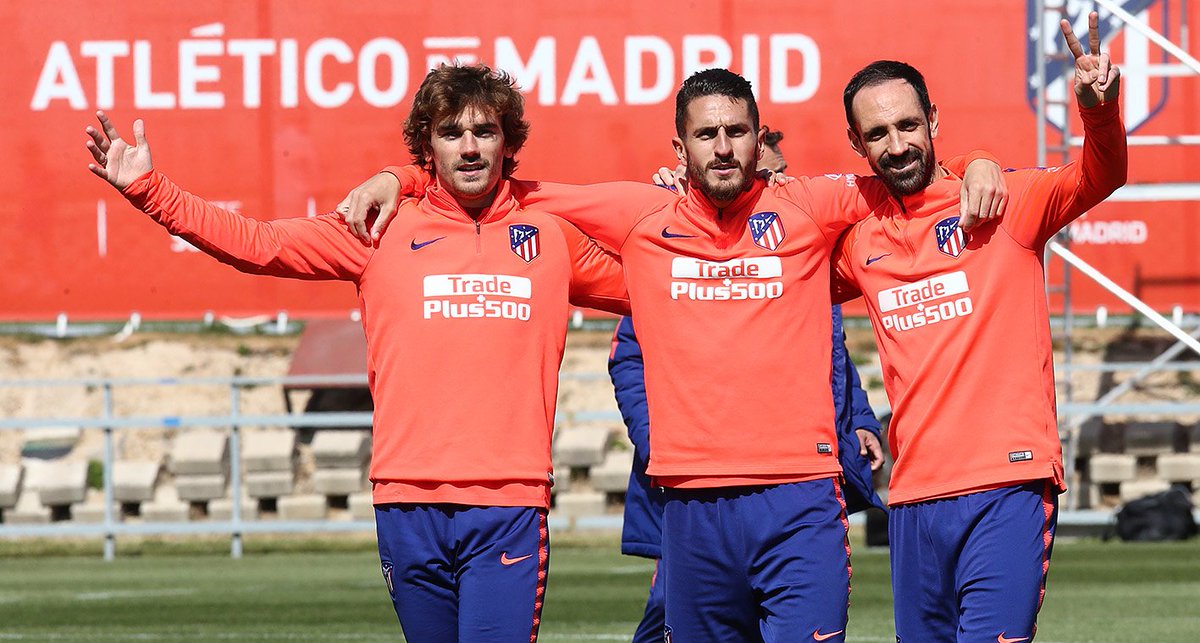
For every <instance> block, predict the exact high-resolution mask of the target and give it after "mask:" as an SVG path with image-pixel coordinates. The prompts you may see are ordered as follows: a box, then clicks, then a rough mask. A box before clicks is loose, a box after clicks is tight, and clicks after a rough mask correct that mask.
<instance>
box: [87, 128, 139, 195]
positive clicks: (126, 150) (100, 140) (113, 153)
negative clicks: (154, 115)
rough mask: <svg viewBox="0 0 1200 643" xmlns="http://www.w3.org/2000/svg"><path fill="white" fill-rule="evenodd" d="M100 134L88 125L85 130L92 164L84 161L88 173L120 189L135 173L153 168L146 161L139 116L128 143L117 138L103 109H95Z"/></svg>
mask: <svg viewBox="0 0 1200 643" xmlns="http://www.w3.org/2000/svg"><path fill="white" fill-rule="evenodd" d="M96 118H97V119H99V121H100V127H101V128H102V129H103V130H104V133H103V134H101V133H100V132H97V131H96V128H94V127H91V126H89V127H88V128H87V129H86V130H84V131H85V132H87V135H88V137H90V139H91V140H89V141H88V142H87V148H88V151H89V152H91V153H92V158H93V159H95V161H96V162H95V163H88V169H89V170H91V171H92V174H95V175H96V176H98V177H100V178H102V179H104V180H105V181H108V182H109V183H111V184H112V185H113V187H115V188H117V189H118V190H124V189H125V188H126V187H127V186H128V185H129V184H130V183H133V181H134V180H135V179H137V178H138V177H139V176H141V175H143V174H145V173H146V172H149V171H150V170H152V169H154V163H153V162H152V161H151V160H150V144H149V143H147V142H146V125H145V123H143V122H142V119H140V118H139V119H138V120H136V121H134V122H133V140H134V142H135V143H136V145H130V144H129V143H126V142H125V141H124V140H122V139H121V135H120V134H118V133H117V128H116V127H114V126H113V124H112V121H110V120H108V116H107V115H105V113H104V112H99V111H98V112H96Z"/></svg>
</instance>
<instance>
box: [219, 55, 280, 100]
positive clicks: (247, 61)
mask: <svg viewBox="0 0 1200 643" xmlns="http://www.w3.org/2000/svg"><path fill="white" fill-rule="evenodd" d="M226 49H227V51H228V52H229V55H230V56H241V57H242V105H243V106H245V107H260V106H261V105H262V58H263V56H273V55H275V41H274V40H262V39H253V40H230V41H229V45H228V46H227V47H226Z"/></svg>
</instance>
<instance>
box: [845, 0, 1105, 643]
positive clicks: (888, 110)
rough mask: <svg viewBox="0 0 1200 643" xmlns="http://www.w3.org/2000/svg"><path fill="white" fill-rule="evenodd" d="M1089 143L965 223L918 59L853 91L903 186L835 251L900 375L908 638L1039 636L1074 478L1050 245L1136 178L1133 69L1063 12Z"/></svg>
mask: <svg viewBox="0 0 1200 643" xmlns="http://www.w3.org/2000/svg"><path fill="white" fill-rule="evenodd" d="M1062 31H1063V35H1064V37H1065V38H1066V40H1067V43H1068V45H1069V47H1070V49H1071V51H1072V52H1073V53H1074V55H1075V95H1076V97H1077V98H1078V101H1079V106H1080V116H1081V117H1082V120H1083V125H1084V138H1085V140H1084V145H1083V157H1082V159H1081V160H1080V161H1079V162H1077V163H1069V164H1067V165H1065V166H1063V167H1054V168H1035V169H1027V170H1016V171H1010V172H1008V173H1006V174H1005V180H1006V183H1007V184H1008V192H1009V195H1010V197H1009V199H1010V201H1011V203H1010V205H1009V206H1008V214H1007V215H1006V216H1005V217H1004V219H1003V220H1001V221H993V222H989V223H986V224H984V225H981V226H979V227H977V228H975V229H974V230H972V231H970V232H964V231H963V230H962V228H961V226H960V225H959V218H958V205H959V204H958V199H959V196H958V195H959V178H958V177H957V176H956V174H955V173H954V172H952V171H948V170H947V168H946V167H945V166H942V165H939V164H938V163H937V158H936V155H935V154H934V149H933V141H934V138H935V137H936V136H937V132H938V113H937V107H936V106H935V105H933V104H932V103H931V101H930V99H929V91H928V89H927V88H926V86H925V81H924V79H923V78H922V76H921V74H920V72H918V71H917V70H916V69H914V68H913V67H911V66H909V65H906V64H904V63H900V62H895V61H878V62H875V63H872V64H871V65H868V66H867V67H866V68H864V69H863V70H862V71H860V72H859V73H857V74H855V76H854V78H852V79H851V81H850V83H849V84H848V85H847V86H846V90H845V92H844V100H845V106H846V119H847V122H848V124H849V128H848V130H847V134H848V136H849V138H850V144H851V146H852V147H853V148H854V150H855V151H857V152H858V153H859V154H860V155H862V156H864V157H866V159H867V161H868V162H869V163H870V165H871V168H872V169H873V170H874V171H875V172H876V174H877V175H878V176H879V177H881V178H882V180H883V182H884V184H885V185H886V186H887V189H888V192H889V194H888V195H887V196H886V197H885V198H884V199H882V200H881V201H880V202H879V207H878V208H877V209H876V212H875V216H873V217H871V218H869V219H865V220H863V221H861V222H859V223H858V224H857V225H855V226H854V227H853V228H851V230H850V231H849V232H848V233H847V234H846V235H845V236H844V237H843V239H842V241H841V242H840V244H839V247H838V249H837V251H836V252H835V255H834V256H835V259H836V263H837V269H836V273H837V275H836V278H835V287H837V289H838V291H839V293H838V295H837V296H835V299H836V300H838V301H843V300H846V299H849V298H852V297H854V296H857V295H858V294H859V293H860V292H861V294H862V295H864V301H865V303H866V304H867V308H868V311H869V313H870V317H871V322H872V325H873V326H874V329H875V338H876V341H877V343H878V344H879V356H880V361H881V362H882V364H883V369H884V371H885V372H887V373H889V376H888V377H886V378H885V382H884V384H885V387H886V389H887V393H888V397H889V398H890V399H891V403H892V409H893V415H892V421H891V423H890V425H889V429H888V442H889V443H890V446H891V453H892V455H893V457H894V458H895V465H894V466H893V468H892V474H891V481H890V488H889V495H888V502H889V503H890V505H891V511H890V514H889V536H890V538H889V540H890V543H891V550H892V552H891V553H892V557H891V561H892V586H893V595H894V597H895V618H896V634H897V636H896V640H897V641H901V640H903V641H906V642H908V641H922V642H924V641H931V642H953V641H988V642H993V641H1000V642H1001V643H1016V642H1018V641H1030V640H1032V639H1033V637H1034V635H1035V633H1036V630H1037V627H1036V620H1037V613H1038V610H1039V608H1040V607H1041V602H1042V598H1043V595H1044V593H1045V587H1046V585H1045V583H1046V573H1047V570H1048V568H1049V563H1050V552H1051V547H1052V545H1053V542H1054V532H1055V523H1056V520H1057V515H1058V498H1057V496H1058V494H1059V493H1060V492H1061V491H1063V489H1064V480H1063V462H1062V450H1061V447H1060V442H1059V437H1058V425H1057V418H1056V415H1055V402H1054V394H1055V388H1054V365H1053V361H1052V359H1051V355H1052V346H1051V341H1050V327H1049V319H1048V312H1047V304H1046V292H1045V275H1044V272H1043V265H1042V261H1043V251H1044V249H1045V245H1046V243H1047V241H1049V240H1050V238H1051V237H1052V236H1053V235H1054V234H1055V233H1057V232H1058V230H1059V229H1060V228H1062V227H1063V226H1064V225H1066V224H1068V223H1070V222H1071V221H1072V220H1074V219H1075V218H1076V217H1078V216H1080V215H1082V214H1083V213H1084V212H1085V211H1086V210H1088V209H1089V208H1091V207H1093V206H1095V205H1096V204H1098V203H1100V202H1101V201H1102V200H1104V198H1106V197H1107V196H1108V195H1109V194H1111V193H1112V191H1113V190H1115V189H1117V188H1118V187H1120V186H1121V185H1122V184H1123V183H1124V182H1125V176H1126V167H1127V164H1128V158H1127V151H1126V142H1125V130H1124V128H1123V127H1122V125H1121V117H1120V111H1119V109H1118V104H1117V98H1118V88H1119V85H1120V83H1119V77H1120V75H1119V71H1118V69H1117V68H1116V67H1115V66H1110V65H1109V61H1108V59H1107V56H1106V55H1102V54H1101V53H1100V37H1099V32H1098V18H1097V16H1096V14H1095V13H1092V14H1091V16H1090V27H1089V32H1090V33H1089V35H1090V38H1089V40H1090V42H1091V54H1084V53H1083V49H1082V47H1081V46H1080V44H1079V41H1078V40H1076V39H1075V36H1074V34H1073V33H1071V30H1070V26H1069V25H1068V24H1067V23H1066V21H1063V24H1062Z"/></svg>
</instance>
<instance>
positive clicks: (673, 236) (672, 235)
mask: <svg viewBox="0 0 1200 643" xmlns="http://www.w3.org/2000/svg"><path fill="white" fill-rule="evenodd" d="M669 227H670V226H667V228H669ZM667 228H663V231H662V237H663V239H695V238H696V235H694V234H675V233H674V232H668V231H667Z"/></svg>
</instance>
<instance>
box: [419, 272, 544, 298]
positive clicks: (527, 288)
mask: <svg viewBox="0 0 1200 643" xmlns="http://www.w3.org/2000/svg"><path fill="white" fill-rule="evenodd" d="M423 285H424V293H425V296H426V297H450V296H453V295H502V296H506V297H517V298H520V299H530V298H532V297H533V282H532V281H531V280H530V279H529V278H528V277H514V276H512V275H476V274H466V275H426V276H425V279H424V281H423Z"/></svg>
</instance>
